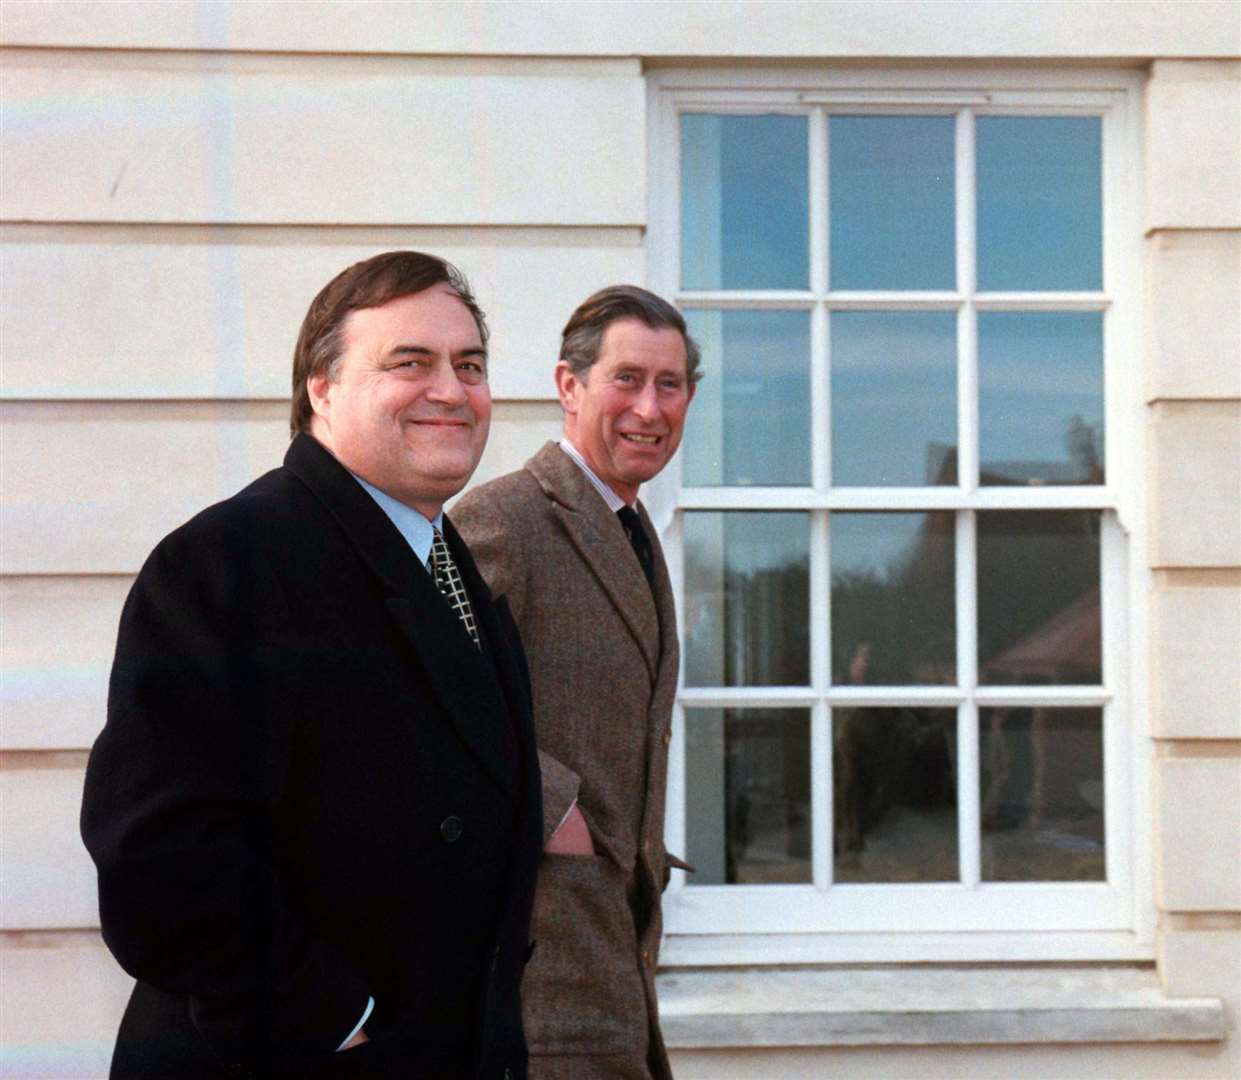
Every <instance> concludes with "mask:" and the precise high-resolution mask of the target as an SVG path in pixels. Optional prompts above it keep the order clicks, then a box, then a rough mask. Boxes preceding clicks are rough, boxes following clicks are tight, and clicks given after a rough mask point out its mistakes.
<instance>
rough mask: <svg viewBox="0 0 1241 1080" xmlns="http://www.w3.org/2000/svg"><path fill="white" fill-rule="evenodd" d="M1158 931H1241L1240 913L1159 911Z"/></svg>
mask: <svg viewBox="0 0 1241 1080" xmlns="http://www.w3.org/2000/svg"><path fill="white" fill-rule="evenodd" d="M1159 929H1160V930H1162V931H1165V932H1169V931H1177V930H1215V931H1221V930H1222V931H1233V930H1241V911H1161V912H1160V913H1159Z"/></svg>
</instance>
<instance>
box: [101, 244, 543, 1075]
mask: <svg viewBox="0 0 1241 1080" xmlns="http://www.w3.org/2000/svg"><path fill="white" fill-rule="evenodd" d="M486 364H487V357H486V327H485V324H484V322H483V318H482V313H481V312H480V311H479V310H478V307H477V306H476V304H475V302H474V300H473V298H472V296H471V295H470V293H469V290H468V287H467V286H466V284H465V282H464V280H463V279H462V278H461V277H460V275H459V274H458V273H457V272H456V270H455V269H454V268H452V267H451V266H449V265H448V264H447V263H445V262H443V261H442V260H440V259H437V258H434V257H432V256H428V255H422V254H418V253H415V252H392V253H389V254H386V255H381V256H377V257H375V258H373V259H369V260H367V261H365V262H362V263H359V264H357V265H355V266H353V267H350V268H349V269H348V270H346V271H345V272H344V273H342V274H341V275H339V276H338V277H337V278H336V279H334V280H333V281H332V282H331V283H329V284H328V285H327V286H326V287H325V288H324V289H323V291H322V292H321V293H320V294H319V296H318V297H316V298H315V300H314V302H313V303H312V305H311V307H310V311H309V312H308V313H307V316H306V320H305V322H304V323H303V326H302V331H301V335H300V337H299V339H298V343H297V349H296V352H295V356H294V370H293V391H294V398H293V420H292V427H293V432H294V436H293V441H292V443H291V445H290V447H289V450H288V453H287V455H286V456H285V460H284V465H283V466H282V467H281V468H278V469H275V470H273V471H272V472H269V473H267V474H266V475H265V476H263V477H261V478H260V479H258V480H256V481H255V482H254V483H252V484H251V485H250V486H249V487H247V488H246V489H244V490H243V491H241V492H240V493H239V494H237V495H235V496H234V497H233V498H231V499H228V500H226V501H225V502H222V503H219V504H217V505H216V506H213V507H210V508H209V509H207V510H204V511H203V512H202V513H200V514H199V515H198V516H196V517H195V518H193V519H192V520H191V521H190V522H189V523H187V524H186V525H183V526H182V527H181V528H179V529H177V530H176V531H175V532H173V533H172V534H171V535H169V536H168V537H166V538H165V539H164V540H163V541H162V542H161V543H160V544H159V545H158V546H157V547H156V549H155V551H154V552H153V553H152V554H151V556H150V558H149V559H148V560H147V562H146V564H145V566H144V567H143V569H142V571H141V573H140V574H139V576H138V579H137V581H136V582H135V584H134V587H133V590H132V591H131V593H130V595H129V598H128V600H127V602H126V604H125V608H124V612H123V614H122V616H121V624H120V632H119V639H118V642H117V651H116V660H115V663H114V665H113V669H112V680H111V685H110V691H109V699H108V721H107V725H106V727H105V728H104V730H103V733H102V734H101V735H100V737H99V740H98V741H97V742H96V744H95V747H94V749H93V750H92V752H91V758H90V764H89V766H88V769H87V776H86V790H85V797H84V803H83V809H82V832H83V836H84V838H85V841H86V845H87V847H88V848H89V850H90V853H91V855H92V856H93V858H94V859H95V862H96V864H97V867H98V871H99V905H100V916H101V920H102V925H103V934H104V939H105V941H106V942H107V944H108V947H109V948H110V949H111V950H112V952H113V954H114V955H115V956H116V958H117V960H118V961H119V962H120V963H121V965H122V966H123V967H124V968H125V970H126V971H128V972H129V973H130V974H131V975H133V976H134V977H135V978H136V979H137V980H138V982H137V986H136V987H135V989H134V992H133V996H132V998H131V999H130V1003H129V1007H128V1009H127V1010H126V1013H125V1016H124V1019H123V1021H122V1023H121V1028H120V1033H119V1035H118V1038H117V1046H116V1051H115V1055H114V1058H113V1065H112V1075H113V1077H124V1078H127V1077H134V1078H138V1077H142V1078H149V1077H167V1078H174V1077H175V1078H176V1080H197V1078H207V1077H225V1076H234V1077H241V1076H250V1077H269V1076H272V1077H298V1078H302V1077H306V1078H311V1077H342V1078H347V1077H391V1078H398V1077H399V1078H402V1080H407V1078H424V1077H425V1078H441V1077H443V1078H457V1077H462V1078H464V1077H479V1078H488V1080H491V1078H494V1080H509V1078H518V1077H523V1076H525V1073H526V1048H525V1042H524V1039H523V1035H522V1030H521V1019H520V1004H519V1000H518V984H519V981H520V976H521V971H522V967H523V964H524V963H525V961H526V959H527V958H528V954H529V951H530V945H529V942H528V940H527V931H528V925H529V918H530V907H531V897H532V894H533V888H534V878H535V868H536V864H537V861H538V857H539V849H540V847H541V839H542V833H541V801H540V782H539V772H538V762H537V756H536V753H535V749H534V742H533V735H532V724H531V717H530V704H529V702H530V694H529V680H528V676H527V673H526V667H525V658H524V655H523V653H522V651H521V645H520V641H519V640H518V638H517V634H516V631H515V629H514V626H513V624H512V620H511V618H510V617H509V614H508V608H507V605H506V604H505V602H504V601H503V600H502V599H500V600H493V599H492V597H491V596H490V594H489V592H488V590H487V587H486V585H485V584H484V583H483V580H482V578H481V577H480V576H479V575H478V572H477V571H476V569H475V567H474V562H473V560H472V559H471V557H470V554H469V551H468V550H467V549H466V547H465V545H464V544H463V543H462V542H461V540H460V538H459V537H458V536H457V534H456V532H455V531H454V529H453V527H452V525H451V523H450V522H449V521H448V520H447V519H446V518H445V517H443V515H442V506H443V503H444V501H445V500H446V499H448V498H450V497H451V496H452V495H454V494H456V493H457V492H458V491H459V490H460V489H461V488H462V487H463V486H464V484H465V483H466V481H467V480H468V479H469V477H470V475H471V473H472V472H473V470H474V467H475V465H476V464H477V463H478V459H479V456H480V455H481V453H482V450H483V447H484V445H485V443H486V439H487V431H488V425H489V421H490V411H491V401H490V394H489V391H488V388H487V369H486Z"/></svg>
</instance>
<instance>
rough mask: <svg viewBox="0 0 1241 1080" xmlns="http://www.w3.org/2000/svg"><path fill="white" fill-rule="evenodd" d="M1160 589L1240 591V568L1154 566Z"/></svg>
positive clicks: (1153, 570)
mask: <svg viewBox="0 0 1241 1080" xmlns="http://www.w3.org/2000/svg"><path fill="white" fill-rule="evenodd" d="M1152 572H1153V573H1154V576H1155V580H1154V584H1155V586H1156V587H1157V588H1161V589H1241V566H1156V567H1152Z"/></svg>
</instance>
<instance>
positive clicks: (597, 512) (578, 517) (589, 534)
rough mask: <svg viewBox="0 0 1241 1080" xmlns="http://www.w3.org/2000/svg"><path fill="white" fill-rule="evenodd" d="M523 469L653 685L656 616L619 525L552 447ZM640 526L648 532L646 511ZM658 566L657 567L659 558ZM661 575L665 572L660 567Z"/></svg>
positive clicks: (567, 460)
mask: <svg viewBox="0 0 1241 1080" xmlns="http://www.w3.org/2000/svg"><path fill="white" fill-rule="evenodd" d="M526 468H527V469H528V470H529V471H530V472H531V473H532V474H533V475H534V477H535V479H536V480H538V482H539V484H540V485H541V486H542V488H543V490H544V492H545V493H546V494H547V496H548V497H549V498H550V499H551V500H552V503H553V505H554V507H555V511H556V514H557V516H558V517H559V519H560V521H561V524H562V525H563V526H564V530H565V533H566V534H567V535H568V537H569V540H570V542H571V543H572V544H573V546H574V547H575V548H576V549H577V551H578V553H579V554H580V555H581V556H582V560H583V562H585V563H586V565H587V567H589V569H590V571H591V572H592V573H593V574H594V576H595V577H596V578H597V579H598V581H599V584H600V585H601V586H602V587H603V590H604V592H606V593H607V595H608V599H609V600H611V602H612V605H613V607H615V608H616V610H617V612H618V613H619V614H620V616H621V618H622V619H623V620H624V622H625V625H626V626H627V627H628V628H629V632H630V633H631V634H632V635H633V637H634V640H635V641H636V642H637V643H638V647H639V648H640V649H641V650H642V655H643V657H644V659H645V660H646V664H647V667H648V668H649V670H650V674H651V680H652V681H654V680H655V678H656V675H657V674H658V670H659V651H660V649H659V641H660V633H659V629H660V615H659V613H658V612H657V611H656V607H655V599H654V596H653V595H652V590H651V587H650V586H649V585H648V584H647V581H646V577H645V576H644V575H643V573H642V567H641V566H640V565H639V563H638V560H637V558H636V557H635V556H634V553H633V548H631V547H630V545H629V540H628V538H627V537H626V536H625V530H624V529H623V528H622V527H621V523H620V522H619V521H618V520H617V518H616V515H615V514H613V513H612V512H611V511H610V510H609V509H608V507H607V503H605V502H604V501H603V498H602V497H601V496H600V495H599V493H598V492H597V491H596V490H595V489H594V488H593V487H592V486H591V484H590V481H589V480H588V479H587V478H586V476H585V474H584V473H583V472H582V470H581V469H579V468H578V467H577V465H576V464H575V463H574V462H573V461H572V460H571V459H570V458H569V457H568V455H567V454H565V452H564V451H563V450H561V449H560V447H559V446H557V445H556V444H555V443H548V444H547V445H546V446H544V447H543V449H542V450H540V451H539V452H538V453H537V454H536V455H535V456H534V457H533V458H531V459H530V460H529V461H528V462H526ZM643 524H644V525H645V526H646V528H647V529H648V530H650V528H651V524H650V519H649V518H647V517H646V515H645V513H643ZM652 546H653V547H654V548H655V550H656V552H658V551H659V547H658V544H657V542H655V541H652ZM657 562H658V564H659V566H660V567H661V568H662V565H663V560H662V557H661V558H660V559H658V560H657ZM660 573H661V574H664V573H665V572H664V571H663V570H662V569H661V570H660ZM665 576H666V574H665ZM658 581H659V579H658V578H657V579H656V582H657V583H658Z"/></svg>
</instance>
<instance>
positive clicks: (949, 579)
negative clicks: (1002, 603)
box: [831, 512, 957, 686]
mask: <svg viewBox="0 0 1241 1080" xmlns="http://www.w3.org/2000/svg"><path fill="white" fill-rule="evenodd" d="M955 548H956V534H955V531H954V523H953V515H952V514H951V513H944V512H937V513H916V514H886V513H834V514H832V516H831V552H832V555H831V558H832V681H833V682H835V683H836V684H838V685H840V684H853V685H862V684H873V685H879V686H885V685H886V686H894V685H909V684H923V685H926V684H940V683H952V682H955V681H956V647H957V646H956V640H957V634H956V622H955V618H956V615H955V612H956V596H955V589H954V585H953V582H954V580H955V577H956V575H955V570H954V563H953V559H954V555H953V552H954V550H955Z"/></svg>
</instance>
